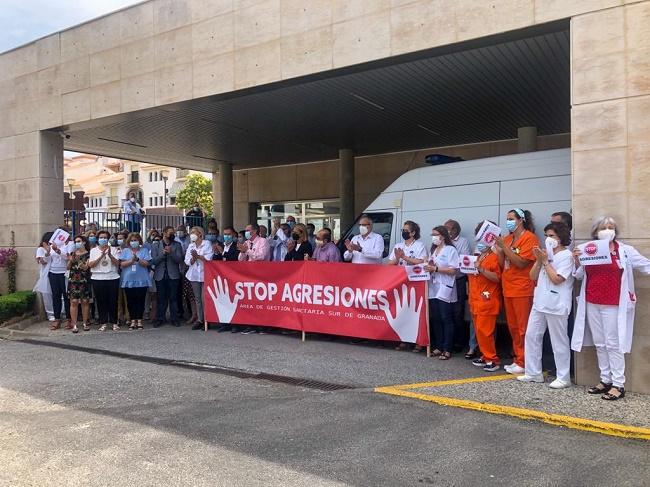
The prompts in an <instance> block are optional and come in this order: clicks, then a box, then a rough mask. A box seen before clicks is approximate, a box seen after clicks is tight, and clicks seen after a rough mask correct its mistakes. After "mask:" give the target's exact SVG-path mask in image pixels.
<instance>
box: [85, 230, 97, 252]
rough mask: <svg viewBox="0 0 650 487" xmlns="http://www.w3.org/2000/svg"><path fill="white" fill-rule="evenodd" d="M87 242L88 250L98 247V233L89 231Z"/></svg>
mask: <svg viewBox="0 0 650 487" xmlns="http://www.w3.org/2000/svg"><path fill="white" fill-rule="evenodd" d="M86 242H87V243H88V248H89V249H93V248H95V246H96V245H97V231H96V230H89V231H87V232H86Z"/></svg>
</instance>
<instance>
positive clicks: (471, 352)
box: [465, 350, 478, 360]
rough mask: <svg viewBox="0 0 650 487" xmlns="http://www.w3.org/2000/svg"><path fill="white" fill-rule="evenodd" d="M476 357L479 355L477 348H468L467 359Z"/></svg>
mask: <svg viewBox="0 0 650 487" xmlns="http://www.w3.org/2000/svg"><path fill="white" fill-rule="evenodd" d="M476 357H478V351H476V350H468V351H467V353H466V354H465V358H466V359H467V360H471V359H473V358H476Z"/></svg>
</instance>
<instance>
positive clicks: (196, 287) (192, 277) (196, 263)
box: [185, 227, 212, 330]
mask: <svg viewBox="0 0 650 487" xmlns="http://www.w3.org/2000/svg"><path fill="white" fill-rule="evenodd" d="M190 242H191V243H190V246H189V247H188V248H187V252H186V253H185V264H186V265H187V272H186V273H185V277H187V279H188V280H189V281H190V283H191V285H192V294H194V302H195V303H196V322H194V323H193V324H192V330H201V329H203V326H204V325H203V280H204V262H205V261H206V260H211V259H212V245H210V242H208V241H206V240H204V239H203V228H201V227H193V228H192V229H191V230H190Z"/></svg>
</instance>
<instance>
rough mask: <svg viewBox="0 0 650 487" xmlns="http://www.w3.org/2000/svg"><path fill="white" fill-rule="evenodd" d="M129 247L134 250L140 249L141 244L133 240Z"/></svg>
mask: <svg viewBox="0 0 650 487" xmlns="http://www.w3.org/2000/svg"><path fill="white" fill-rule="evenodd" d="M129 245H131V248H134V249H137V248H138V247H140V243H139V242H138V241H137V240H131V243H130V244H129Z"/></svg>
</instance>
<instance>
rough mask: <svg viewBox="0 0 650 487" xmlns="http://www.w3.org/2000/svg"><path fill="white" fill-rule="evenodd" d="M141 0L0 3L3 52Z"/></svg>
mask: <svg viewBox="0 0 650 487" xmlns="http://www.w3.org/2000/svg"><path fill="white" fill-rule="evenodd" d="M140 2H141V0H85V1H84V0H0V52H4V51H8V50H9V49H13V48H14V47H18V46H21V45H23V44H27V43H28V42H30V41H33V40H36V39H39V38H41V37H44V36H46V35H48V34H52V33H54V32H57V31H60V30H63V29H66V28H68V27H72V26H73V25H77V24H80V23H82V22H85V21H87V20H90V19H94V18H95V17H100V16H102V15H104V14H107V13H109V12H113V11H115V10H118V9H120V8H123V7H126V6H128V5H133V4H135V3H140Z"/></svg>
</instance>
